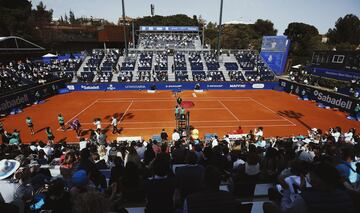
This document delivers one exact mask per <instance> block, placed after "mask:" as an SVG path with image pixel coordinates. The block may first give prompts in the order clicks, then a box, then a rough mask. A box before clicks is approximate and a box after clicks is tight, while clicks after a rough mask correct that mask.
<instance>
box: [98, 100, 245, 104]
mask: <svg viewBox="0 0 360 213" xmlns="http://www.w3.org/2000/svg"><path fill="white" fill-rule="evenodd" d="M186 100H190V99H186ZM170 101H174V100H173V99H171V100H170V99H169V100H155V99H154V100H134V103H147V102H150V103H151V102H170ZM193 101H195V102H211V101H216V100H212V99H209V100H204V99H193ZM234 101H251V100H250V99H239V100H234ZM98 102H99V103H117V102H119V103H127V102H129V101H124V100H106V101H102V100H99V101H98ZM174 105H175V103H174Z"/></svg>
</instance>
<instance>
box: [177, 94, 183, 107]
mask: <svg viewBox="0 0 360 213" xmlns="http://www.w3.org/2000/svg"><path fill="white" fill-rule="evenodd" d="M176 102H177V104H178V105H179V106H181V103H182V98H181V97H180V96H179V97H178V98H177V99H176Z"/></svg>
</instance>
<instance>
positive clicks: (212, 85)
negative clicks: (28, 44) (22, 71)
mask: <svg viewBox="0 0 360 213" xmlns="http://www.w3.org/2000/svg"><path fill="white" fill-rule="evenodd" d="M197 84H198V85H200V89H204V90H241V89H247V90H251V89H269V90H272V89H274V87H276V86H278V82H258V83H239V82H198V83H197V82H157V83H156V84H154V83H100V84H96V83H94V84H93V83H91V84H68V85H67V88H68V89H69V90H70V91H114V90H150V89H151V88H152V87H155V88H156V90H174V91H176V90H194V88H195V85H197Z"/></svg>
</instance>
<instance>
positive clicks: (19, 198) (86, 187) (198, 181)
mask: <svg viewBox="0 0 360 213" xmlns="http://www.w3.org/2000/svg"><path fill="white" fill-rule="evenodd" d="M195 130H196V129H194V130H193V131H195ZM240 130H241V132H239V131H240ZM196 131H197V136H196V137H195V135H196V134H195V133H194V134H193V135H194V136H193V138H191V137H190V139H189V138H187V137H183V135H182V134H181V136H180V134H179V133H178V132H177V131H176V130H174V132H173V134H172V135H171V138H169V137H168V134H167V133H166V132H165V131H163V132H161V140H160V141H156V140H149V141H132V142H116V141H114V142H110V141H106V137H102V138H105V140H101V141H99V137H97V135H98V134H94V137H91V138H89V139H88V140H86V139H84V138H81V139H80V146H79V145H67V144H66V143H65V142H61V143H59V144H53V143H50V142H49V143H47V144H46V143H43V142H39V143H35V142H33V143H31V144H30V145H22V144H20V145H8V144H7V143H3V144H2V145H1V146H0V159H1V161H0V171H1V172H0V180H1V181H0V193H1V199H0V210H1V212H39V211H40V210H51V211H52V212H126V210H125V208H124V207H126V206H132V205H135V206H136V205H140V206H145V209H146V210H145V211H146V212H175V211H178V212H181V211H182V212H220V211H224V212H230V213H231V212H241V209H242V207H243V204H241V202H240V200H239V199H238V197H239V196H241V194H239V193H240V192H241V191H242V188H243V187H248V188H249V186H254V185H255V184H257V183H264V182H266V183H272V184H274V188H270V189H269V193H268V198H269V200H270V202H267V203H265V204H264V210H265V212H358V211H359V202H358V201H359V192H360V187H359V186H360V175H359V172H360V171H359V170H360V166H359V163H357V161H359V160H360V158H359V157H360V146H359V145H360V144H359V142H360V138H359V135H358V134H357V133H356V130H355V129H350V130H349V131H347V132H343V131H342V130H341V128H339V127H335V128H333V129H330V130H328V131H322V130H320V129H315V128H313V129H310V130H309V132H308V135H299V136H294V137H290V138H280V137H271V138H267V139H265V138H264V129H263V128H261V127H260V128H258V129H255V130H254V131H250V132H249V133H248V134H243V137H242V138H239V139H236V140H230V138H229V137H228V135H226V136H224V137H223V138H220V137H218V136H216V135H215V136H213V137H211V138H208V139H206V140H199V139H198V130H196ZM3 133H4V130H3V129H2V134H3ZM235 133H236V134H239V133H243V132H242V129H241V128H239V130H236V131H234V132H233V134H235ZM99 134H106V133H105V132H104V131H100V133H99ZM194 138H196V139H194ZM224 184H225V185H226V186H227V190H220V185H224ZM250 188H251V187H250Z"/></svg>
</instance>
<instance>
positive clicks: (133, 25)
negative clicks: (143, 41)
mask: <svg viewBox="0 0 360 213" xmlns="http://www.w3.org/2000/svg"><path fill="white" fill-rule="evenodd" d="M132 42H133V48H134V49H135V24H134V20H132Z"/></svg>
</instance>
